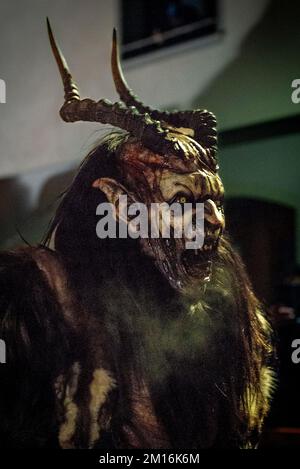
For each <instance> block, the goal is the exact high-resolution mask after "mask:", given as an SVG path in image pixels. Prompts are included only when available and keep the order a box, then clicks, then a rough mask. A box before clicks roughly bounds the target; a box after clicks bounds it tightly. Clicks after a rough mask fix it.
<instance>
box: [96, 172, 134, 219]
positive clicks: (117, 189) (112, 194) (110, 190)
mask: <svg viewBox="0 0 300 469" xmlns="http://www.w3.org/2000/svg"><path fill="white" fill-rule="evenodd" d="M93 187H94V188H95V189H99V190H100V191H102V192H103V193H104V194H105V195H106V198H107V200H108V202H109V203H111V204H113V205H114V207H115V209H116V210H115V213H116V217H117V221H120V220H122V221H123V222H125V223H127V224H128V223H129V221H130V220H128V216H127V207H124V206H123V204H121V203H120V201H121V200H122V198H123V197H124V196H126V197H127V199H126V202H127V206H128V205H130V204H133V203H135V202H136V199H135V197H134V196H133V194H132V193H131V192H129V191H128V190H127V189H126V187H124V186H123V185H122V184H120V183H119V182H118V181H116V180H115V179H111V178H100V179H96V181H94V182H93ZM120 197H121V199H120ZM123 200H124V199H123ZM124 208H126V211H125V210H124Z"/></svg>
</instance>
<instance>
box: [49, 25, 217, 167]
mask: <svg viewBox="0 0 300 469" xmlns="http://www.w3.org/2000/svg"><path fill="white" fill-rule="evenodd" d="M47 28H48V34H49V40H50V44H51V48H52V52H53V55H54V57H55V60H56V63H57V65H58V69H59V72H60V75H61V78H62V82H63V86H64V92H65V102H64V104H63V106H62V108H61V109H60V116H61V118H62V119H63V120H64V121H65V122H77V121H88V122H101V123H102V124H110V125H113V126H115V127H119V128H120V129H123V130H125V131H127V132H128V133H129V134H130V135H132V136H134V137H136V138H137V139H138V140H139V141H141V142H142V143H143V145H145V146H146V147H148V148H149V149H150V150H152V151H153V152H155V153H158V154H161V155H166V154H170V153H173V154H177V155H178V156H181V157H186V156H187V155H186V154H185V152H184V150H183V149H182V147H181V145H178V143H177V142H176V140H175V141H174V139H173V140H172V139H171V138H170V139H168V133H169V132H170V129H168V127H167V126H166V125H164V124H165V123H167V124H170V125H171V126H174V127H188V128H190V129H193V130H194V127H195V129H197V132H198V129H199V130H201V139H200V135H199V140H198V139H197V138H196V130H195V137H194V139H195V140H196V141H198V142H199V143H200V144H201V145H204V146H205V147H207V149H208V152H209V158H210V159H211V162H212V163H214V157H213V153H214V152H215V147H214V145H215V144H216V132H215V133H214V134H212V127H213V125H215V119H214V117H213V115H212V114H211V113H209V112H207V111H188V112H174V113H166V112H160V111H156V110H152V109H151V108H147V107H146V106H144V105H143V104H142V103H141V102H140V101H139V100H138V99H137V98H136V97H135V96H134V94H133V92H132V91H131V90H130V89H129V88H128V86H127V84H126V81H125V79H124V77H123V74H122V70H121V65H120V59H119V52H118V45H117V36H116V31H115V30H114V34H113V47H112V69H113V77H114V81H115V84H116V88H117V91H118V93H119V94H120V97H121V102H117V103H111V102H110V101H109V100H107V99H100V100H99V101H97V102H96V101H93V100H92V99H81V98H80V93H79V89H78V86H77V85H76V83H75V82H74V80H73V78H72V75H71V72H70V69H69V67H68V64H67V61H66V59H65V58H64V56H63V54H62V52H61V50H60V48H59V47H58V45H57V42H56V40H55V38H54V35H53V32H52V28H51V26H50V22H49V19H48V18H47ZM155 116H157V118H156V117H155ZM192 124H193V125H192ZM196 124H197V125H196ZM208 129H209V131H208ZM214 131H215V129H214ZM213 135H214V136H215V137H214V139H213V138H212V137H213ZM212 166H213V165H212ZM214 166H215V165H214Z"/></svg>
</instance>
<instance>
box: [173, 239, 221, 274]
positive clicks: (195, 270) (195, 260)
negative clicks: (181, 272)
mask: <svg viewBox="0 0 300 469" xmlns="http://www.w3.org/2000/svg"><path fill="white" fill-rule="evenodd" d="M215 250H216V246H215V245H214V244H213V243H208V242H205V244H204V245H203V246H202V248H201V249H186V250H185V251H184V252H183V254H182V256H181V261H182V264H183V266H184V268H185V270H186V272H187V273H188V274H189V275H191V276H193V277H199V275H201V277H202V276H204V277H205V278H206V277H209V276H210V273H211V264H212V256H213V254H214V252H215Z"/></svg>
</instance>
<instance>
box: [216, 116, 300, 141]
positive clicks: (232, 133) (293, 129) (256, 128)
mask: <svg viewBox="0 0 300 469" xmlns="http://www.w3.org/2000/svg"><path fill="white" fill-rule="evenodd" d="M299 132H300V114H296V115H295V116H291V117H284V118H282V119H276V120H271V121H268V122H263V123H258V124H253V125H248V126H245V127H238V128H235V129H230V130H224V131H223V132H220V133H219V144H220V146H222V147H225V146H227V145H235V144H239V143H244V142H253V141H256V140H264V139H268V138H274V137H279V136H282V135H288V134H295V133H299Z"/></svg>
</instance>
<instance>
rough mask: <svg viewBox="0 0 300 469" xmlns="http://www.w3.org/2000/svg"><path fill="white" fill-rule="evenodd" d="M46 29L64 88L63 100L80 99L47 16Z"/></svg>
mask: <svg viewBox="0 0 300 469" xmlns="http://www.w3.org/2000/svg"><path fill="white" fill-rule="evenodd" d="M47 29H48V35H49V40H50V44H51V49H52V52H53V55H54V57H55V60H56V63H57V65H58V69H59V72H60V75H61V78H62V82H63V85H64V90H65V101H66V102H68V101H74V100H79V99H80V94H79V89H78V86H77V85H76V83H75V82H74V80H73V78H72V75H71V73H70V70H69V67H68V64H67V61H66V59H65V58H64V56H63V54H62V52H61V50H60V48H59V47H58V45H57V43H56V41H55V38H54V35H53V32H52V28H51V25H50V21H49V18H47Z"/></svg>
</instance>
